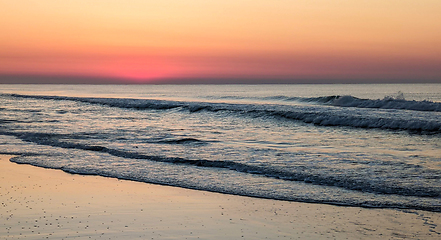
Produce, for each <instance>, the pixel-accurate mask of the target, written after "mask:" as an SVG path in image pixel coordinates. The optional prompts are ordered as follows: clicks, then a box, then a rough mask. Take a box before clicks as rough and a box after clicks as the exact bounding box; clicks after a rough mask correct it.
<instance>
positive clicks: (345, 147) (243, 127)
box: [0, 84, 441, 212]
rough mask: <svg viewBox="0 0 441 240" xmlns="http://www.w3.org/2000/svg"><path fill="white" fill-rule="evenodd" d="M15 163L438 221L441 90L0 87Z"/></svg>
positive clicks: (2, 144)
mask: <svg viewBox="0 0 441 240" xmlns="http://www.w3.org/2000/svg"><path fill="white" fill-rule="evenodd" d="M0 153H4V154H14V155H17V157H15V158H13V159H12V161H14V162H17V163H25V164H32V165H35V166H40V167H45V168H53V169H61V170H63V171H66V172H68V173H75V174H92V175H100V176H105V177H113V178H120V179H130V180H134V181H140V182H147V183H155V184H164V185H171V186H177V187H184V188H191V189H198V190H205V191H213V192H220V193H226V194H235V195H243V196H250V197H259V198H269V199H278V200H287V201H301V202H314V203H328V204H337V205H345V206H363V207H384V208H386V207H387V208H404V209H419V210H428V211H437V212H440V211H441V84H403V85H399V84H391V85H0Z"/></svg>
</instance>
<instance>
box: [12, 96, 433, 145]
mask: <svg viewBox="0 0 441 240" xmlns="http://www.w3.org/2000/svg"><path fill="white" fill-rule="evenodd" d="M9 96H11V97H18V98H33V99H43V100H67V101H75V102H81V103H87V104H99V105H102V106H109V107H116V108H123V109H127V108H128V109H136V110H170V109H182V110H187V111H189V112H190V113H196V112H201V111H208V112H219V111H227V112H234V113H236V114H241V115H251V116H252V117H275V118H279V119H280V118H281V119H285V120H296V121H301V122H304V123H312V124H314V125H318V126H340V127H353V128H364V129H384V130H401V131H408V132H411V133H419V134H440V133H441V122H440V121H438V120H430V119H429V120H426V119H425V118H424V117H420V118H418V117H413V116H412V115H409V114H408V115H405V116H404V117H403V116H397V115H393V114H387V115H384V114H383V115H378V116H376V115H375V114H374V115H372V114H371V113H368V114H356V113H353V114H352V113H348V112H347V111H346V112H345V111H338V109H337V110H335V109H334V110H333V109H315V108H310V107H301V106H300V107H298V106H278V105H253V104H230V103H208V102H180V101H166V100H154V99H125V98H80V97H62V96H32V95H18V94H9ZM296 99H297V100H296V101H300V100H301V101H313V102H320V103H323V104H329V105H334V106H343V107H351V106H352V107H357V108H385V109H407V110H410V109H419V110H420V111H422V109H425V111H434V112H437V111H441V103H433V102H428V101H423V102H416V101H406V100H400V99H383V100H369V99H358V98H355V97H352V96H326V97H319V98H303V99H300V98H296ZM430 109H432V110H430ZM435 119H436V118H435ZM183 142H184V141H183Z"/></svg>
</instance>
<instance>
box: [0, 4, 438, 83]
mask: <svg viewBox="0 0 441 240" xmlns="http://www.w3.org/2000/svg"><path fill="white" fill-rule="evenodd" d="M440 13H441V1H439V0H421V1H415V0H388V1H384V0H359V1H350V0H299V1H297V0H273V1H268V0H265V1H264V0H235V1H228V0H223V1H220V0H211V1H207V0H161V1H150V0H126V1H122V0H118V1H117V0H94V1H89V0H88V1H86V0H64V1H59V0H34V1H32V0H27V1H25V0H0V19H1V20H0V31H1V33H0V34H1V35H0V83H1V82H2V81H8V79H9V80H10V79H14V76H27V77H31V76H32V75H43V76H50V75H55V76H78V77H86V78H87V77H99V78H104V79H105V78H109V79H110V78H120V79H126V81H127V82H146V83H147V82H161V81H166V80H165V79H187V81H188V79H199V82H207V83H209V82H210V81H211V80H210V79H226V81H227V82H232V81H233V82H234V81H238V82H241V79H246V81H247V82H252V80H253V79H260V80H256V82H262V81H263V82H271V81H276V82H277V81H283V82H299V81H301V82H308V81H311V82H314V81H318V80H320V81H321V80H323V81H325V82H333V81H335V82H354V83H355V82H359V81H373V82H381V81H384V82H390V81H415V82H441V15H440ZM2 76H3V77H2ZM5 79H6V80H5ZM59 79H61V80H59V81H61V82H62V77H61V78H59ZM228 79H230V80H228ZM231 79H234V80H231ZM265 79H266V80H265Z"/></svg>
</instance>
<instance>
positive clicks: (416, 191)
mask: <svg viewBox="0 0 441 240" xmlns="http://www.w3.org/2000/svg"><path fill="white" fill-rule="evenodd" d="M0 134H1V135H11V136H15V137H17V138H19V139H21V140H23V141H27V142H33V143H36V144H39V145H47V146H52V147H59V148H65V149H78V150H84V151H92V152H101V153H107V154H109V155H111V156H115V157H121V158H125V159H138V160H139V159H141V160H148V161H154V162H162V163H170V164H177V165H187V166H197V167H204V168H220V169H228V170H232V171H236V172H241V173H247V174H252V175H259V176H264V177H269V178H276V179H281V180H285V181H301V182H305V183H309V184H315V185H323V186H333V187H339V188H343V189H347V190H353V191H361V192H371V193H380V194H393V195H400V196H416V197H431V198H439V197H440V196H441V192H440V191H439V190H437V189H435V188H430V187H422V186H418V187H410V186H409V187H406V186H398V185H396V184H390V185H388V184H387V183H383V184H372V183H371V182H369V181H367V180H365V181H361V179H359V178H358V177H349V176H346V175H344V174H343V175H341V176H340V175H338V174H337V175H333V176H327V175H326V174H322V175H319V174H314V173H311V172H309V171H308V170H307V169H304V168H302V167H299V168H298V169H294V170H286V169H279V168H275V167H271V166H267V165H252V164H246V163H240V162H235V161H230V160H204V159H186V158H181V157H163V156H157V155H148V154H144V153H140V152H135V151H127V150H121V149H113V148H108V147H106V146H100V145H89V144H81V143H72V142H66V141H63V140H62V139H65V138H67V136H70V135H66V136H64V135H62V134H48V133H20V132H0ZM14 154H16V155H21V154H18V153H14ZM392 164H393V163H392ZM400 164H403V163H400ZM403 167H404V168H419V167H420V166H418V165H412V164H407V165H406V166H403ZM72 171H74V170H72ZM76 173H80V172H78V171H77V172H76ZM81 174H97V173H96V172H94V170H90V171H87V170H85V171H83V172H81ZM98 175H99V174H98ZM420 177H422V178H425V177H427V178H431V179H433V178H435V179H441V172H440V171H436V170H426V172H425V174H424V175H422V176H420Z"/></svg>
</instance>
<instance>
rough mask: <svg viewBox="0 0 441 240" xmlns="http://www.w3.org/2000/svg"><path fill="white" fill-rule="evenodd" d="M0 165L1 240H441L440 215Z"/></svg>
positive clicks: (5, 161)
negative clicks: (251, 196)
mask: <svg viewBox="0 0 441 240" xmlns="http://www.w3.org/2000/svg"><path fill="white" fill-rule="evenodd" d="M11 157H12V156H5V155H2V156H1V160H0V202H1V210H0V238H1V239H74V238H75V239H439V238H440V237H441V234H440V233H441V226H440V225H441V213H432V212H424V211H406V210H396V209H366V208H355V207H339V206H331V205H324V204H308V203H297V202H285V201H274V200H267V199H257V198H249V197H241V196H232V195H225V194H217V193H211V192H203V191H195V190H189V189H182V188H176V187H168V186H160V185H153V184H147V183H140V182H132V181H125V180H117V179H112V178H104V177H98V176H82V175H71V174H68V173H65V172H62V171H59V170H52V169H43V168H38V167H34V166H29V165H19V164H15V163H12V162H10V161H9V159H10V158H11Z"/></svg>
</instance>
